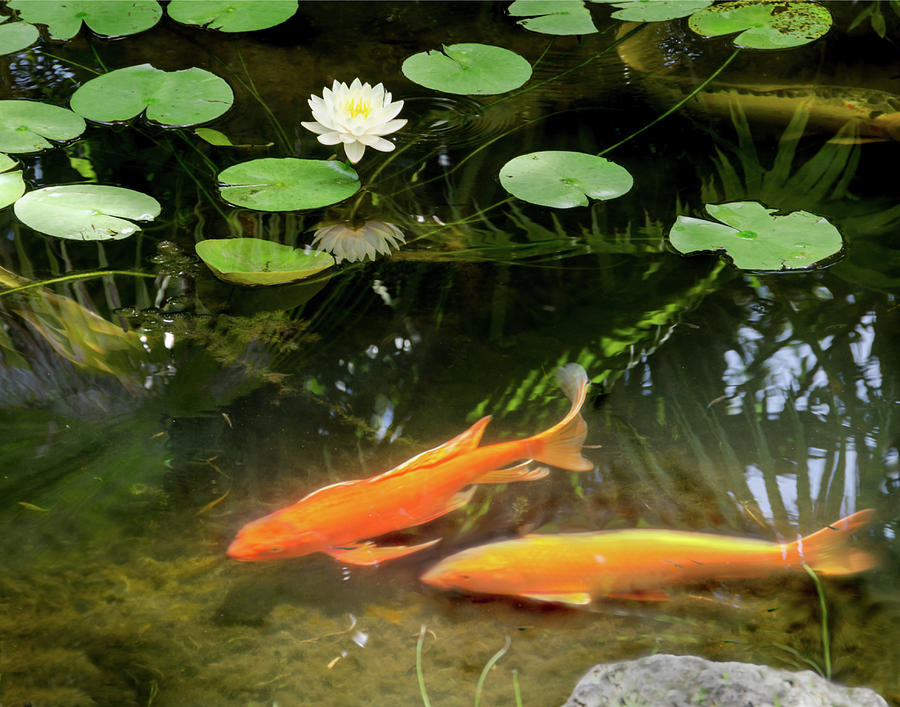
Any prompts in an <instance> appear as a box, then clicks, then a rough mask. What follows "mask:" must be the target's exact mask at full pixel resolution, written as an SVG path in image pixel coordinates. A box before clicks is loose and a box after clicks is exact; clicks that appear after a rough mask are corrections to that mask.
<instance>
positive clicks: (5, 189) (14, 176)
mask: <svg viewBox="0 0 900 707" xmlns="http://www.w3.org/2000/svg"><path fill="white" fill-rule="evenodd" d="M17 164H18V163H17V162H16V161H15V160H14V159H10V157H8V156H7V155H4V154H0V209H2V208H5V207H7V206H9V205H10V204H12V203H13V202H14V201H15V200H16V199H18V198H19V197H20V196H22V194H24V193H25V181H24V180H23V179H22V170H21V169H17V170H16V171H15V172H10V171H9V170H11V169H12V168H13V167H15V166H16V165H17Z"/></svg>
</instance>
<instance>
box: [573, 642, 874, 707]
mask: <svg viewBox="0 0 900 707" xmlns="http://www.w3.org/2000/svg"><path fill="white" fill-rule="evenodd" d="M775 705H779V706H780V707H887V702H885V701H884V699H883V698H882V697H881V696H879V695H878V694H877V693H875V692H874V691H872V690H870V689H869V688H867V687H844V686H843V685H837V684H835V683H833V682H829V681H828V680H826V679H825V678H823V677H821V676H819V675H817V674H816V673H814V672H812V671H810V670H804V671H802V672H799V673H792V672H790V671H788V670H778V669H776V668H770V667H768V666H765V665H753V664H752V663H734V662H731V663H716V662H713V661H711V660H705V659H703V658H698V657H696V656H692V655H684V656H681V655H651V656H648V657H646V658H640V659H638V660H626V661H622V662H621V663H601V664H599V665H595V666H594V667H593V668H591V670H590V671H589V672H588V673H587V675H585V676H584V677H583V678H581V680H579V681H578V684H577V685H576V686H575V691H574V692H573V693H572V694H571V696H570V697H569V700H568V701H567V702H566V704H565V706H564V707H774V706H775Z"/></svg>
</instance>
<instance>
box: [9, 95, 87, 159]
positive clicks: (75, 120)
mask: <svg viewBox="0 0 900 707" xmlns="http://www.w3.org/2000/svg"><path fill="white" fill-rule="evenodd" d="M83 132H84V120H83V119H82V118H81V116H80V115H76V114H75V113H73V112H72V111H70V110H68V109H67V108H60V107H59V106H53V105H50V104H49V103H39V102H38V101H26V100H11V101H0V152H39V151H40V150H46V149H47V148H48V147H53V144H52V143H51V142H50V141H49V140H57V141H58V142H63V141H65V140H71V139H73V138H76V137H78V136H79V135H81V133H83ZM47 138H49V140H48V139H47Z"/></svg>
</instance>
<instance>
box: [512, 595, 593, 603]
mask: <svg viewBox="0 0 900 707" xmlns="http://www.w3.org/2000/svg"><path fill="white" fill-rule="evenodd" d="M519 596H521V597H523V598H525V599H533V600H534V601H546V602H552V603H554V604H569V605H571V606H585V605H586V604H590V603H591V595H590V594H588V593H587V592H569V593H568V594H520V595H519Z"/></svg>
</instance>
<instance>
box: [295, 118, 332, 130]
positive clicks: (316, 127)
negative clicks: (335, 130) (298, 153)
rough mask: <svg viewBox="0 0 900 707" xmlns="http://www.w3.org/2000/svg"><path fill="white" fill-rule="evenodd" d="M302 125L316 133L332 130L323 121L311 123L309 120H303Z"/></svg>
mask: <svg viewBox="0 0 900 707" xmlns="http://www.w3.org/2000/svg"><path fill="white" fill-rule="evenodd" d="M300 125H302V126H303V127H304V128H306V129H307V130H312V131H313V132H314V133H327V132H329V131H330V129H329V128H326V127H325V126H324V125H322V124H321V123H316V122H315V121H313V122H311V123H309V122H306V121H303V120H301V121H300Z"/></svg>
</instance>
